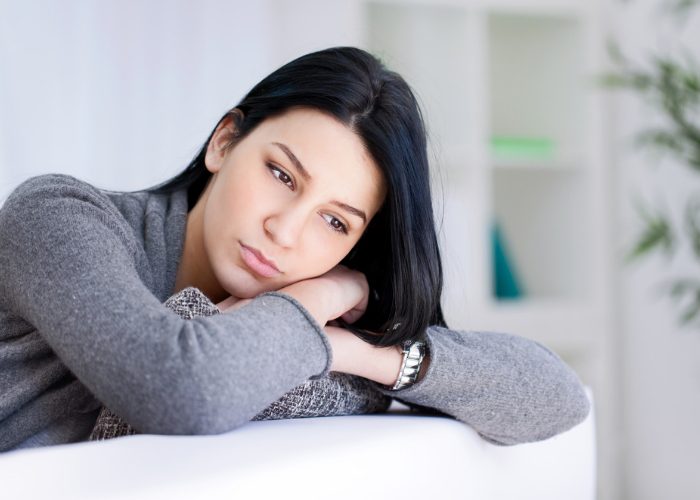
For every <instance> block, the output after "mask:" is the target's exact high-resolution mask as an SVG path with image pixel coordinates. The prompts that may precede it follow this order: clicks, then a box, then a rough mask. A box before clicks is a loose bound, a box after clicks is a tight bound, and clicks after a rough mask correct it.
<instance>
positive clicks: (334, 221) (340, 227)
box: [323, 214, 348, 234]
mask: <svg viewBox="0 0 700 500" xmlns="http://www.w3.org/2000/svg"><path fill="white" fill-rule="evenodd" d="M326 217H328V218H327V219H326ZM323 218H324V219H326V222H327V223H328V225H329V226H330V228H331V229H332V230H333V231H337V232H339V233H343V234H348V227H347V226H346V225H345V224H343V222H342V221H341V220H340V219H338V218H337V217H333V216H332V215H328V214H326V215H323Z"/></svg>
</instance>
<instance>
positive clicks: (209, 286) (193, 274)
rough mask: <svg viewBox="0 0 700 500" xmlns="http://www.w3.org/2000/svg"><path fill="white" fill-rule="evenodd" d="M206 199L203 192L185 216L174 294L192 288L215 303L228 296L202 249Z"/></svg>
mask: <svg viewBox="0 0 700 500" xmlns="http://www.w3.org/2000/svg"><path fill="white" fill-rule="evenodd" d="M207 197H208V192H207V190H205V192H204V193H202V196H200V198H199V200H198V201H197V203H196V204H195V206H194V207H193V208H192V210H190V212H189V214H188V215H187V224H186V227H185V243H184V248H183V251H182V257H181V259H180V264H179V265H178V268H177V276H176V278H175V291H174V293H177V292H179V291H181V290H183V289H185V288H187V287H190V286H192V287H195V288H198V289H199V290H201V292H202V293H203V294H204V295H206V296H207V297H209V299H210V300H211V301H212V302H214V303H217V302H221V301H222V300H224V299H225V298H226V297H228V295H229V294H228V293H227V292H226V290H224V289H223V288H222V287H221V285H220V284H219V282H218V280H217V279H216V276H215V275H214V272H213V270H212V268H211V265H210V263H209V258H208V256H207V253H206V251H205V248H204V235H203V221H204V207H205V205H206V199H207Z"/></svg>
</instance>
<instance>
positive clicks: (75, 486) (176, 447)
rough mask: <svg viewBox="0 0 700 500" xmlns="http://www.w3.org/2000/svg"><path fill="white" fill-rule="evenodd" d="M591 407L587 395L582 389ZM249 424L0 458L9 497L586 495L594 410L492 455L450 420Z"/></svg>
mask: <svg viewBox="0 0 700 500" xmlns="http://www.w3.org/2000/svg"><path fill="white" fill-rule="evenodd" d="M586 391H587V393H588V396H589V398H590V400H591V403H593V395H592V392H591V390H590V388H588V387H587V388H586ZM407 412H408V410H407V407H406V406H404V405H402V404H401V403H399V402H397V401H394V402H393V403H392V406H391V407H390V408H389V411H388V412H387V413H385V414H376V415H357V416H347V417H325V418H306V419H294V420H273V421H259V422H249V423H248V424H246V425H244V426H243V427H241V428H239V429H236V430H234V431H232V432H230V433H227V434H223V435H219V436H191V437H190V436H153V435H139V436H129V437H124V438H119V439H113V440H109V441H102V442H88V443H77V444H71V445H63V446H52V447H45V448H38V449H30V450H21V451H15V452H10V453H5V454H0V485H1V486H0V492H1V493H0V495H1V496H2V498H4V499H7V500H11V499H30V498H31V499H35V498H36V499H40V498H50V499H52V500H57V499H70V500H81V499H86V500H87V499H89V500H94V499H98V498H110V499H111V498H115V499H116V498H119V499H160V498H163V499H168V500H176V499H185V498H186V499H207V500H208V499H223V498H226V499H234V498H235V499H241V498H242V499H248V498H250V499H257V498H283V499H295V498H303V499H317V498H318V499H321V498H323V499H333V498H339V499H345V498H347V499H349V498H353V499H364V498H377V499H393V498H397V499H398V498H400V499H406V498H416V499H419V498H422V499H425V498H431V499H436V500H438V499H440V500H441V499H457V498H459V499H470V500H490V499H498V500H503V499H517V500H527V499H533V500H535V499H536V500H548V499H551V500H555V499H556V500H593V499H594V498H595V483H596V476H595V468H596V446H595V425H594V423H595V408H594V407H593V406H592V410H591V414H590V415H589V416H588V418H587V419H586V420H585V421H584V422H583V423H581V424H580V425H578V426H576V427H574V428H573V429H571V430H569V431H567V432H565V433H562V434H559V435H558V436H555V437H553V438H551V439H547V440H545V441H539V442H536V443H527V444H521V445H517V446H508V447H502V446H496V445H493V444H491V443H488V442H487V441H485V440H483V439H481V438H480V437H479V436H478V434H477V433H476V432H475V431H474V430H473V429H472V428H471V427H469V426H467V425H465V424H463V423H461V422H458V421H456V420H454V419H451V418H447V417H438V416H428V415H418V414H416V413H411V414H410V415H408V414H407Z"/></svg>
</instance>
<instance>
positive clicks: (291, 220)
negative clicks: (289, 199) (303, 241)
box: [263, 206, 308, 248]
mask: <svg viewBox="0 0 700 500" xmlns="http://www.w3.org/2000/svg"><path fill="white" fill-rule="evenodd" d="M307 216H308V214H307V213H306V212H305V211H304V209H303V207H301V206H297V207H290V206H287V207H286V208H285V209H283V210H279V211H277V212H275V213H274V214H271V215H269V216H268V217H266V218H265V220H264V221H263V229H264V230H265V234H266V235H267V236H268V238H270V239H271V240H272V241H274V242H275V243H276V244H277V245H279V246H281V247H284V248H292V247H294V246H295V245H297V243H298V242H299V238H300V237H301V234H302V232H303V230H304V225H305V224H306V220H307Z"/></svg>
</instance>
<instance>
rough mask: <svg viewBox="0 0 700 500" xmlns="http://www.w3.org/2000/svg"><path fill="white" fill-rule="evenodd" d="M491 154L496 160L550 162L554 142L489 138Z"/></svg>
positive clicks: (542, 138) (540, 139) (531, 138)
mask: <svg viewBox="0 0 700 500" xmlns="http://www.w3.org/2000/svg"><path fill="white" fill-rule="evenodd" d="M491 154H492V155H493V157H494V158H495V159H497V160H551V159H552V158H553V157H554V141H552V140H551V139H548V138H546V137H503V136H493V137H491Z"/></svg>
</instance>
